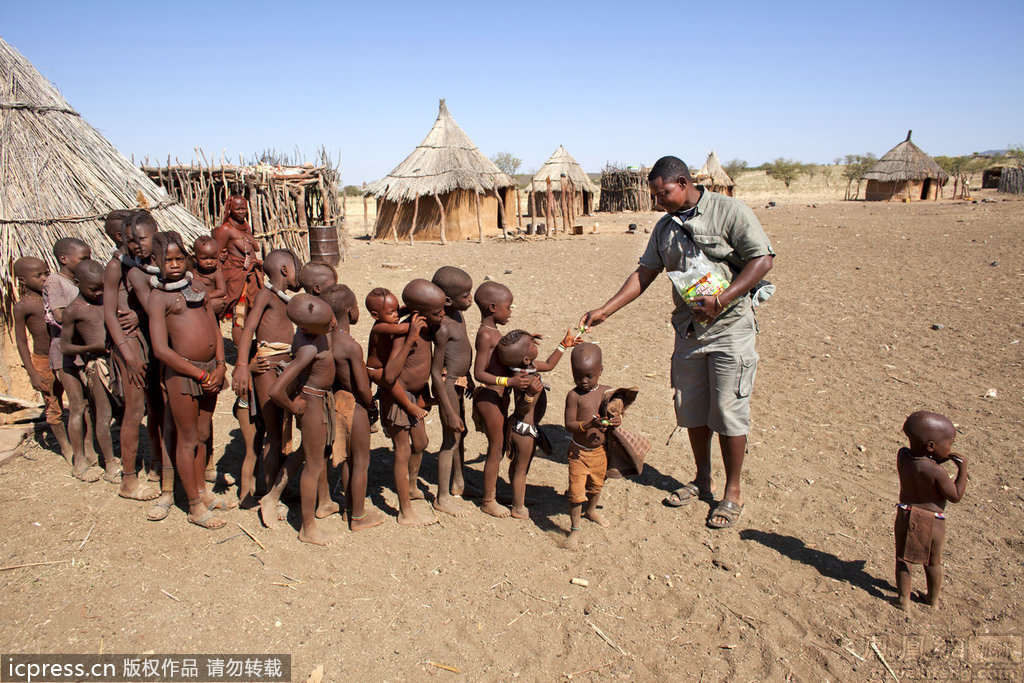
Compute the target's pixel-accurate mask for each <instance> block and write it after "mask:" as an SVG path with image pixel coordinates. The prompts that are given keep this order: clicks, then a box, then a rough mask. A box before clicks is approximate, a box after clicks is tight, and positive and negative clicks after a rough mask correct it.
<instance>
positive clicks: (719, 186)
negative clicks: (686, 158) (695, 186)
mask: <svg viewBox="0 0 1024 683" xmlns="http://www.w3.org/2000/svg"><path fill="white" fill-rule="evenodd" d="M695 180H696V181H697V182H698V183H700V184H701V185H703V186H704V187H706V188H707V189H709V190H711V191H712V192H719V193H721V194H726V195H729V196H730V197H731V196H732V195H733V192H734V191H735V188H736V183H735V182H733V179H732V178H730V177H729V174H728V173H726V172H725V169H724V168H722V162H720V161H719V160H718V155H717V154H715V150H711V151H710V152H708V160H707V161H705V162H704V165H703V166H701V167H700V170H699V171H697V177H696V178H695Z"/></svg>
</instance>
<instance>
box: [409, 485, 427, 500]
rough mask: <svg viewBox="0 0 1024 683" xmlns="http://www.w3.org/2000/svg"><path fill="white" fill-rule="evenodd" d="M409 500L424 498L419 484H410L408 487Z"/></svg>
mask: <svg viewBox="0 0 1024 683" xmlns="http://www.w3.org/2000/svg"><path fill="white" fill-rule="evenodd" d="M409 500H426V496H425V495H424V494H423V491H422V490H421V489H420V487H419V486H416V485H412V486H410V487H409Z"/></svg>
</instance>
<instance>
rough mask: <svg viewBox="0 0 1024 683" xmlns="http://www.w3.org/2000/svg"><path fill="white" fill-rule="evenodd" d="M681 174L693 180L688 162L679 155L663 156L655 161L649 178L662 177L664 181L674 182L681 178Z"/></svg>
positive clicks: (651, 179) (648, 175)
mask: <svg viewBox="0 0 1024 683" xmlns="http://www.w3.org/2000/svg"><path fill="white" fill-rule="evenodd" d="M679 176H682V177H684V178H686V179H687V180H689V181H690V182H691V183H692V182H693V178H691V177H690V169H689V167H687V165H686V162H684V161H683V160H682V159H680V158H679V157H662V158H660V159H658V160H657V161H656V162H654V166H653V167H652V168H651V172H650V173H648V174H647V179H648V180H650V181H653V180H654V179H655V178H660V179H661V180H662V182H666V183H674V182H676V181H677V180H679Z"/></svg>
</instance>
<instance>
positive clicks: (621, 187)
mask: <svg viewBox="0 0 1024 683" xmlns="http://www.w3.org/2000/svg"><path fill="white" fill-rule="evenodd" d="M648 171H649V169H648V168H646V167H644V166H641V167H640V168H636V167H633V166H630V167H628V168H615V167H613V166H610V165H609V166H607V167H606V168H605V169H604V170H603V171H601V200H600V206H599V207H598V209H597V210H598V211H607V212H609V213H617V212H619V211H651V210H652V209H653V208H654V205H653V203H652V200H651V186H650V182H649V181H648V180H647V173H648Z"/></svg>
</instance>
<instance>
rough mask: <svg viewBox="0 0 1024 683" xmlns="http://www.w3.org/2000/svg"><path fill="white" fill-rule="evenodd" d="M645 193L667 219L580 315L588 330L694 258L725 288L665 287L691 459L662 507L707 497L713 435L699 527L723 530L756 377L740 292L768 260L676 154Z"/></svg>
mask: <svg viewBox="0 0 1024 683" xmlns="http://www.w3.org/2000/svg"><path fill="white" fill-rule="evenodd" d="M650 186H651V194H653V195H654V199H655V201H656V202H657V203H658V204H660V205H661V206H662V207H664V208H665V210H666V211H667V214H666V215H665V216H664V217H662V219H661V220H659V221H658V224H657V225H656V226H655V228H654V231H653V232H652V233H651V238H650V241H649V242H648V244H647V249H646V250H645V251H644V253H643V255H642V256H641V257H640V265H639V267H638V268H637V269H636V270H635V271H634V272H633V273H632V274H630V276H629V277H628V278H626V282H625V283H624V284H623V285H622V287H621V288H620V289H619V291H618V292H617V293H616V294H615V295H614V296H613V297H612V298H611V299H609V300H608V301H607V302H606V303H605V304H604V305H603V306H601V307H600V308H596V309H594V310H592V311H588V312H587V313H586V314H584V316H583V318H581V319H580V325H581V326H587V327H590V326H593V325H598V324H600V323H602V322H604V321H605V320H606V319H607V318H608V317H609V316H611V315H612V314H613V313H615V312H616V311H618V310H619V309H620V308H622V307H623V306H625V305H626V304H628V303H630V302H631V301H633V300H634V299H636V298H637V297H639V296H640V295H641V294H643V293H644V291H646V290H647V288H648V287H649V286H650V284H651V283H652V282H654V279H655V278H656V277H657V276H658V273H660V272H661V271H662V270H668V271H684V270H686V266H687V262H688V260H689V259H691V258H693V257H695V256H696V255H697V254H698V253H703V254H704V255H705V256H706V257H707V258H708V260H710V261H711V263H712V264H713V266H714V268H715V269H716V270H717V271H718V273H719V274H720V275H722V277H723V278H724V279H725V280H726V281H727V282H729V286H728V287H727V288H726V289H725V290H724V291H723V292H721V293H720V294H719V295H718V296H700V297H696V298H695V299H694V300H693V301H692V302H691V303H690V304H687V303H686V302H684V301H683V299H682V297H681V296H680V294H679V293H678V292H677V291H676V289H675V288H674V287H673V291H672V298H673V303H674V310H673V312H672V326H673V327H674V328H675V331H676V335H675V347H674V350H673V353H672V387H673V388H674V389H675V409H676V423H677V424H678V425H679V426H680V427H685V428H686V430H687V434H688V435H689V438H690V447H691V448H692V449H693V457H694V461H695V463H696V469H697V472H696V475H695V476H694V478H693V481H691V482H690V483H688V484H686V485H685V486H683V487H681V488H679V489H677V490H676V491H673V492H672V493H671V495H670V496H669V497H668V498H667V499H666V500H665V502H666V503H667V504H668V505H670V506H672V507H681V506H684V505H688V504H690V503H692V502H693V501H694V500H696V499H698V498H712V497H713V496H712V494H713V492H714V483H713V482H712V480H711V438H712V435H713V434H714V433H716V432H717V433H718V439H719V445H720V446H721V449H722V459H723V461H724V464H725V479H726V481H725V492H724V494H723V497H722V501H721V502H720V503H719V504H718V505H717V506H716V507H715V509H714V510H713V511H712V513H711V516H710V517H709V518H708V522H707V523H708V526H710V527H712V528H716V529H722V528H727V527H731V526H733V524H735V523H736V520H737V519H738V518H739V516H740V513H741V512H742V510H743V499H742V497H741V495H740V474H741V472H742V470H743V455H744V452H745V451H746V448H747V434H748V433H749V432H750V393H751V391H752V389H753V385H754V376H755V374H756V372H757V361H758V355H757V351H756V349H755V347H754V340H755V336H756V326H755V323H754V314H753V308H752V306H751V301H750V297H749V296H748V293H749V292H750V290H751V289H752V288H753V287H754V286H755V285H756V284H757V283H758V282H760V281H761V279H762V278H763V277H764V275H765V274H766V273H767V272H768V271H769V270H771V267H772V260H773V258H774V256H775V253H774V251H773V250H772V246H771V242H769V240H768V237H767V236H766V235H765V233H764V229H763V228H762V227H761V224H760V222H758V220H757V218H756V217H755V216H754V212H753V211H751V210H750V207H748V206H747V205H746V204H744V203H743V202H741V201H739V200H737V199H733V198H732V197H726V196H724V195H720V194H716V193H714V192H710V191H708V190H705V189H704V188H703V187H701V186H700V185H696V184H694V182H693V178H691V177H690V171H689V169H688V168H687V167H686V164H685V163H683V162H682V161H681V160H680V159H678V158H676V157H662V158H661V159H659V160H658V162H657V163H655V165H654V167H653V168H652V169H651V172H650Z"/></svg>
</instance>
